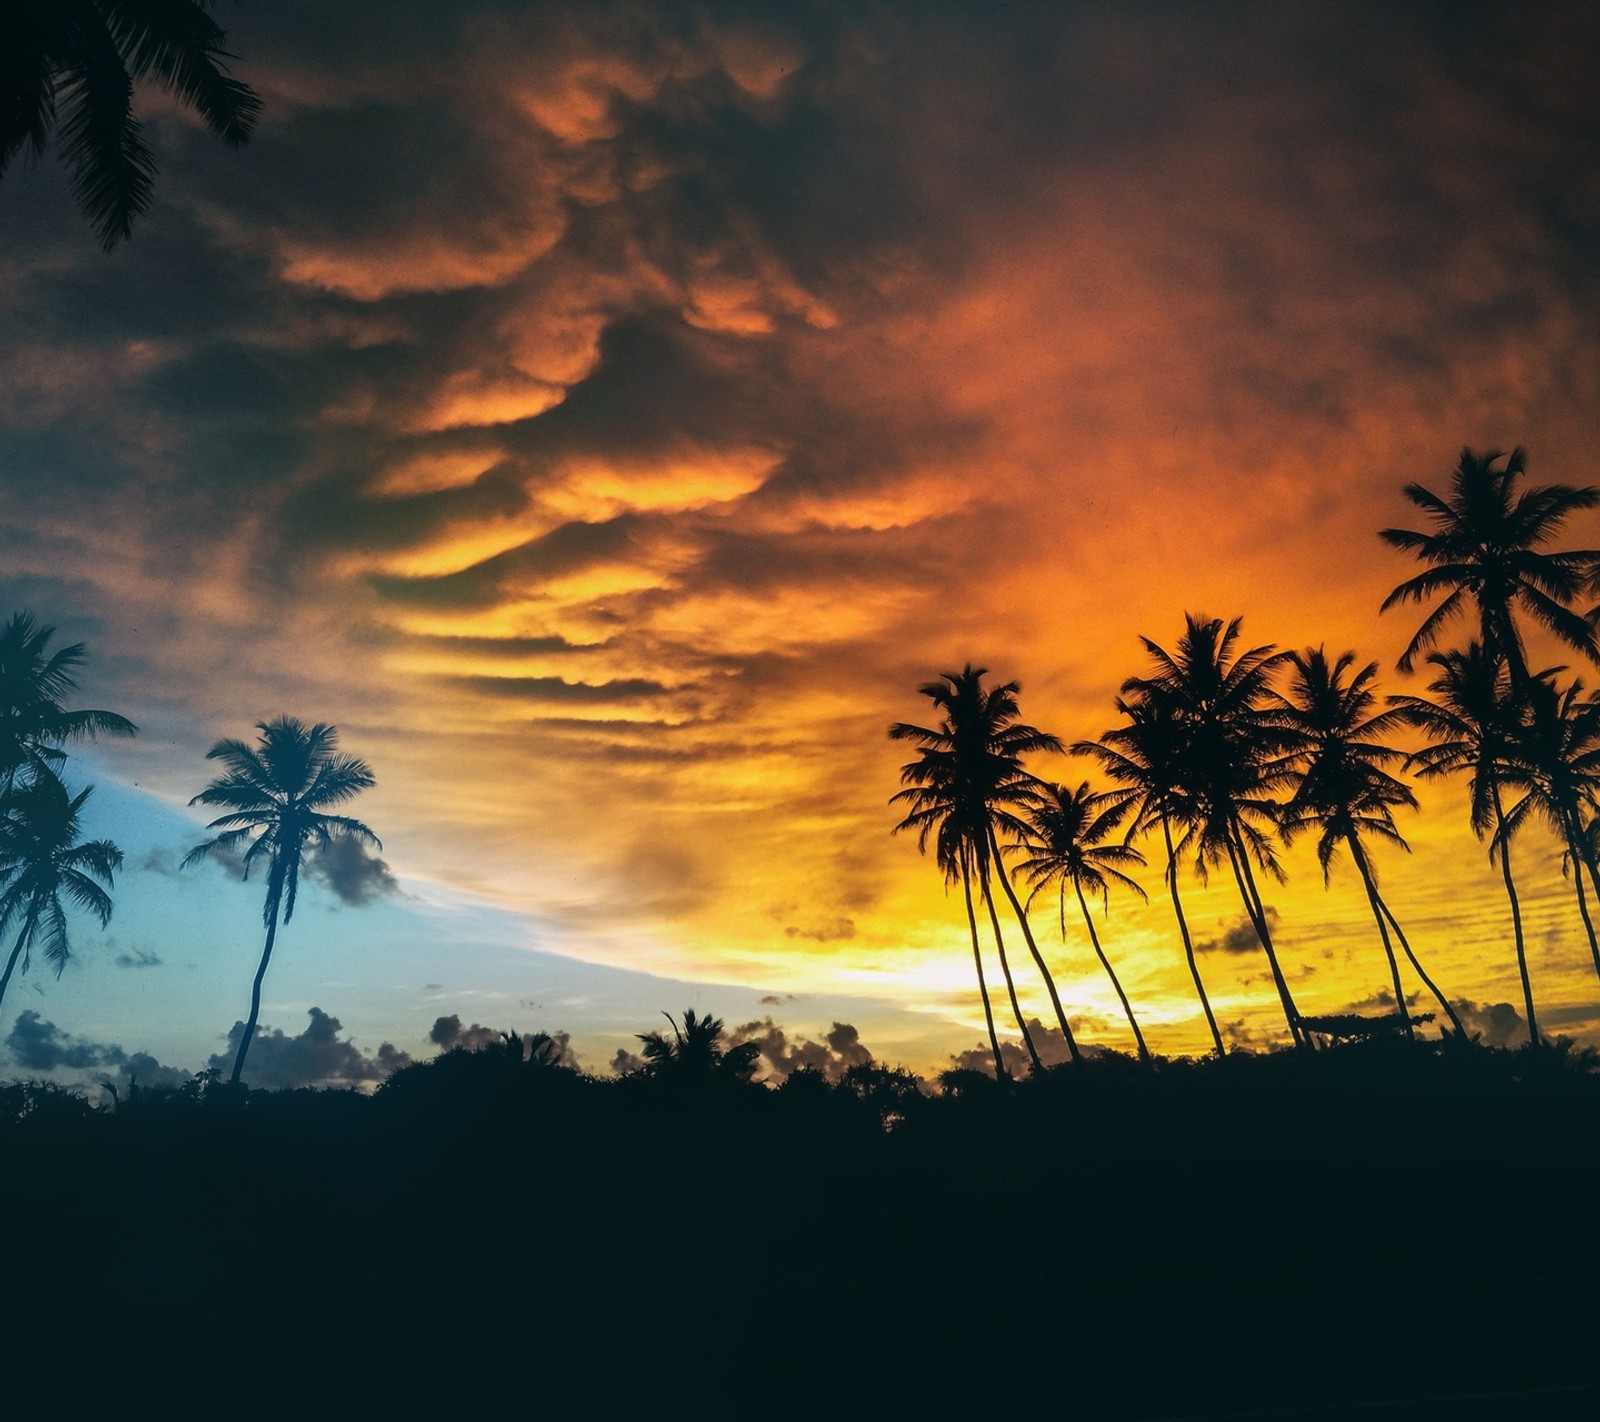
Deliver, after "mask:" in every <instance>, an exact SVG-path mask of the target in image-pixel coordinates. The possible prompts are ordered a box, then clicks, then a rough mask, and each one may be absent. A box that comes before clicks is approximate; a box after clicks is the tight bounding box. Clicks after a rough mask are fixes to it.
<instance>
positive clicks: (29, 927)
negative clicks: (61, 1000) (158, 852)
mask: <svg viewBox="0 0 1600 1422" xmlns="http://www.w3.org/2000/svg"><path fill="white" fill-rule="evenodd" d="M90 793H91V792H90V791H89V790H83V791H80V792H79V793H78V794H77V795H76V796H71V797H69V796H68V794H67V789H66V787H65V786H64V785H62V783H61V782H60V781H59V780H57V779H56V777H55V776H54V775H51V774H49V773H48V772H46V773H44V774H41V775H39V776H38V777H37V778H36V779H33V780H30V781H28V782H27V783H25V784H23V785H19V786H17V787H16V788H15V789H14V790H13V791H12V794H11V798H10V803H9V804H8V805H7V807H6V813H5V816H4V818H3V819H0V882H4V883H5V886H6V887H5V890H4V892H3V893H0V935H4V934H7V933H9V932H10V931H11V929H12V928H14V927H15V928H17V930H18V931H17V938H16V942H15V943H14V944H13V945H12V948H11V955H10V957H9V958H7V959H6V967H5V972H4V973H3V974H0V1002H4V1000H5V995H6V989H7V988H8V987H10V985H11V975H12V973H13V972H15V971H16V969H17V966H18V962H19V960H20V963H21V966H22V971H23V972H24V973H26V972H27V971H28V968H29V966H30V964H31V961H32V957H33V949H34V947H35V945H39V946H41V947H42V948H43V950H44V956H45V959H46V960H47V961H48V962H50V963H51V964H53V965H54V967H55V970H56V976H57V977H60V976H61V972H62V969H64V968H65V967H66V966H67V960H68V959H69V958H71V956H72V945H71V943H70V941H69V940H68V938H67V916H66V910H65V907H64V906H63V904H62V902H61V899H62V895H63V894H64V895H66V897H67V899H68V900H70V901H71V902H72V903H74V904H76V905H77V906H78V907H79V908H82V909H86V910H87V911H88V912H90V913H92V914H94V915H95V916H96V917H97V918H99V920H100V926H101V927H102V928H104V927H105V926H106V924H108V923H109V922H110V921H111V896H110V895H109V894H108V893H107V892H106V890H105V889H103V888H101V887H100V884H99V883H97V882H96V881H97V880H104V882H105V885H106V888H111V887H113V878H114V875H115V874H116V871H117V870H118V869H120V868H121V867H122V851H121V850H120V849H118V848H117V847H116V845H114V844H113V843H111V841H110V840H108V839H92V840H80V839H79V838H78V835H79V832H80V828H81V824H80V821H81V817H82V812H83V807H84V805H85V803H86V802H87V801H88V799H89V795H90Z"/></svg>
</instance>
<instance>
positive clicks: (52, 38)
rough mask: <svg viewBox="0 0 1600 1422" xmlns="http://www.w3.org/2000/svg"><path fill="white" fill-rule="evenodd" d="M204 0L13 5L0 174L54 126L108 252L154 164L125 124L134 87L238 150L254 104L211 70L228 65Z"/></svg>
mask: <svg viewBox="0 0 1600 1422" xmlns="http://www.w3.org/2000/svg"><path fill="white" fill-rule="evenodd" d="M209 9H210V5H209V4H208V3H203V0H161V2H160V3H151V0H117V2H116V3H108V0H11V6H10V9H9V13H8V19H7V21H6V23H5V25H4V29H3V36H4V37H3V42H0V93H3V94H4V96H5V105H4V107H3V108H0V175H3V174H4V172H5V170H6V168H7V167H9V166H10V164H11V161H12V160H13V159H14V158H15V157H16V156H17V154H18V153H19V152H21V151H22V150H23V148H24V147H26V148H28V149H29V151H30V156H32V157H35V158H37V157H38V156H39V155H40V154H42V153H43V152H44V150H45V147H46V146H47V144H48V143H49V141H50V135H51V133H52V132H53V131H54V130H55V129H56V127H57V120H58V118H59V120H60V137H61V157H62V159H63V160H64V161H65V163H66V164H67V167H68V168H69V169H70V170H71V173H72V193H73V196H74V198H76V200H77V203H78V206H79V208H80V209H81V210H82V211H83V213H84V215H85V216H86V217H87V218H88V219H89V222H90V224H91V225H92V226H93V228H94V232H95V236H96V237H97V238H98V239H99V241H100V245H101V247H102V248H104V249H105V250H106V251H110V250H111V248H112V247H114V246H116V244H117V243H118V242H119V241H121V240H122V239H123V238H125V237H127V236H128V235H129V234H130V233H131V232H132V230H133V219H134V218H135V217H137V216H139V214H140V213H142V212H144V210H145V209H146V208H147V207H149V206H150V199H151V196H152V192H153V185H154V179H155V158H154V155H153V154H152V153H151V152H150V146H149V144H147V143H146V142H145V139H144V132H143V129H142V128H141V127H140V124H139V120H138V119H136V118H135V117H134V116H133V83H134V80H136V79H154V80H155V81H156V82H157V83H159V84H160V85H161V87H162V88H163V89H165V90H166V91H167V93H169V94H173V95H175V96H176V97H177V98H178V99H179V100H180V101H181V102H182V103H184V104H185V105H187V106H188V107H189V108H191V109H193V110H194V111H195V112H196V113H197V114H199V116H200V118H201V119H202V120H203V121H204V123H205V125H206V127H207V128H209V129H210V130H211V131H212V132H213V133H215V134H217V135H218V136H219V137H221V138H222V139H223V140H224V141H225V142H227V143H229V144H231V145H233V146H235V147H237V146H238V145H239V144H241V143H243V142H244V141H245V140H246V139H247V138H248V137H249V136H250V132H251V130H252V129H253V128H254V127H255V122H256V118H257V116H258V115H259V113H260V112H261V100H260V99H259V98H258V97H257V95H256V93H255V91H254V90H253V89H251V88H250V86H249V85H247V84H244V83H241V82H240V81H239V80H237V79H235V78H233V77H232V76H231V75H230V74H229V73H228V72H227V69H226V68H225V67H224V66H223V65H222V64H221V63H220V62H219V61H221V60H223V59H229V58H232V56H231V55H229V54H228V53H227V51H226V50H224V49H223V48H222V45H223V41H224V40H225V39H226V36H225V35H224V34H223V32H222V30H221V29H219V28H218V26H217V24H216V22H215V21H214V20H213V19H212V18H211V16H210V15H209V14H207V13H206V12H207V11H208V10H209Z"/></svg>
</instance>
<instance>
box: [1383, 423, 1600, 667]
mask: <svg viewBox="0 0 1600 1422" xmlns="http://www.w3.org/2000/svg"><path fill="white" fill-rule="evenodd" d="M1500 458H1501V455H1500V453H1499V451H1498V450H1490V451H1488V452H1487V453H1484V454H1481V455H1480V454H1474V453H1473V452H1472V451H1471V450H1470V449H1463V450H1462V451H1461V458H1460V460H1459V461H1458V462H1457V464H1456V468H1455V473H1454V475H1453V477H1452V478H1451V482H1450V492H1449V493H1448V494H1447V495H1444V496H1441V495H1439V494H1435V493H1434V492H1433V491H1432V490H1430V489H1426V488H1424V487H1423V486H1422V485H1421V484H1407V485H1406V486H1405V495H1406V497H1407V498H1408V499H1410V500H1411V502H1412V503H1414V504H1415V505H1416V506H1417V507H1418V508H1420V509H1421V510H1422V511H1423V512H1424V513H1426V514H1427V515H1428V517H1429V519H1430V521H1431V522H1432V524H1433V530H1432V532H1428V533H1422V532H1417V531H1414V530H1412V529H1407V528H1386V529H1384V530H1382V532H1381V533H1380V534H1379V537H1380V538H1382V539H1383V540H1384V541H1385V542H1386V543H1389V544H1391V545H1392V546H1394V547H1396V548H1403V549H1405V550H1406V551H1407V552H1410V553H1414V554H1416V556H1417V558H1418V559H1419V560H1420V561H1421V562H1423V563H1426V564H1428V565H1429V567H1428V569H1427V570H1426V571H1425V572H1422V573H1419V574H1417V576H1416V577H1414V578H1409V579H1407V580H1406V581H1405V582H1403V583H1401V584H1400V586H1399V587H1397V588H1396V589H1395V590H1394V591H1393V592H1391V593H1390V594H1389V596H1388V597H1386V598H1385V599H1384V600H1383V611H1385V612H1387V611H1388V610H1389V609H1390V608H1391V607H1394V606H1395V605H1396V604H1398V603H1403V602H1415V603H1422V602H1425V601H1427V600H1428V599H1429V598H1431V597H1433V596H1434V595H1435V594H1436V593H1441V592H1442V593H1446V597H1445V599H1444V601H1443V602H1441V603H1440V604H1439V605H1438V606H1437V607H1435V608H1434V609H1433V611H1432V612H1430V613H1429V614H1428V616H1427V618H1426V619H1425V620H1424V621H1423V624H1422V626H1421V627H1419V628H1418V629H1417V631H1416V633H1415V635H1414V636H1413V637H1412V638H1411V641H1410V642H1409V643H1407V644H1406V649H1405V652H1404V653H1403V654H1402V655H1401V657H1400V669H1401V670H1402V671H1410V670H1411V668H1412V664H1413V663H1414V662H1415V660H1416V658H1417V657H1418V656H1420V655H1421V654H1422V653H1424V652H1427V651H1429V650H1430V649H1432V648H1433V647H1434V646H1435V645H1436V644H1437V642H1438V640H1439V634H1440V632H1441V631H1442V629H1443V628H1444V626H1445V624H1446V623H1447V622H1449V621H1450V620H1451V619H1452V618H1453V617H1455V615H1456V614H1457V613H1459V612H1462V611H1464V610H1465V609H1466V607H1467V604H1468V603H1469V602H1471V603H1473V604H1475V605H1476V609H1477V615H1478V640H1479V642H1480V644H1481V645H1482V647H1483V648H1484V649H1485V651H1486V652H1487V653H1488V655H1489V657H1490V658H1491V659H1492V660H1496V661H1499V660H1503V661H1505V662H1506V664H1507V665H1508V666H1509V667H1510V669H1511V684H1512V687H1513V688H1514V689H1515V690H1516V691H1517V692H1518V694H1520V693H1521V692H1522V690H1523V688H1524V687H1526V685H1527V684H1528V680H1529V678H1528V666H1527V661H1526V658H1525V656H1524V654H1523V647H1522V636H1521V633H1520V632H1519V631H1518V630H1517V624H1516V619H1515V617H1514V616H1513V611H1514V610H1515V609H1518V608H1520V609H1521V610H1522V611H1523V612H1525V613H1526V614H1527V615H1528V616H1530V617H1532V618H1533V620H1534V621H1535V622H1537V623H1538V624H1539V625H1540V626H1542V627H1544V628H1545V629H1546V630H1547V631H1549V632H1551V633H1553V634H1554V635H1555V636H1556V637H1558V638H1559V639H1560V640H1561V641H1563V642H1565V643H1566V644H1567V645H1568V646H1570V647H1575V648H1576V649H1577V650H1578V651H1580V652H1582V653H1583V654H1584V655H1585V656H1586V657H1588V658H1590V659H1591V660H1595V661H1600V643H1597V642H1596V629H1595V625H1594V624H1593V623H1592V622H1591V621H1590V620H1589V619H1588V618H1586V617H1583V616H1580V615H1579V614H1578V613H1576V612H1574V611H1573V610H1572V608H1571V606H1570V604H1571V603H1572V602H1573V601H1574V600H1575V599H1576V598H1577V597H1579V596H1580V595H1581V594H1583V593H1584V592H1586V591H1587V590H1588V589H1589V587H1590V585H1591V584H1592V582H1593V580H1594V577H1595V575H1596V573H1597V571H1600V551H1595V550H1593V549H1585V550H1581V551H1575V552H1569V553H1541V552H1538V551H1537V550H1538V547H1539V545H1540V544H1542V543H1543V542H1544V541H1545V540H1546V539H1547V538H1549V537H1550V536H1551V535H1552V534H1554V533H1555V532H1556V530H1557V529H1559V528H1560V526H1561V524H1562V523H1563V522H1564V521H1565V520H1566V518H1567V517H1568V515H1570V514H1572V513H1575V512H1576V511H1577V510H1579V509H1587V508H1593V507H1594V505H1595V504H1596V503H1597V502H1600V489H1596V488H1593V487H1590V486H1586V487H1584V488H1573V487H1572V486H1571V485H1567V484H1542V485H1538V486H1536V487H1534V488H1531V489H1524V490H1523V491H1522V492H1521V493H1520V494H1519V493H1516V492H1515V489H1516V483H1517V480H1518V479H1519V478H1520V477H1521V476H1522V474H1523V473H1524V472H1525V469H1526V463H1527V460H1526V456H1525V455H1524V453H1523V451H1522V450H1521V449H1520V448H1518V449H1514V450H1512V451H1511V453H1510V455H1508V456H1506V457H1505V460H1506V462H1505V464H1504V465H1502V466H1501V467H1500V468H1498V469H1497V468H1496V467H1495V465H1496V463H1497V462H1498V461H1499V460H1500Z"/></svg>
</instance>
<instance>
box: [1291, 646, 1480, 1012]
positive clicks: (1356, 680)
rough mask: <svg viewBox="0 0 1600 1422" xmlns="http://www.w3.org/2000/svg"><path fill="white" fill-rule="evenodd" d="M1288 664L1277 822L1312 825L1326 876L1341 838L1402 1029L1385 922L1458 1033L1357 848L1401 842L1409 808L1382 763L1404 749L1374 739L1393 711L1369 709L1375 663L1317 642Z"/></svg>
mask: <svg viewBox="0 0 1600 1422" xmlns="http://www.w3.org/2000/svg"><path fill="white" fill-rule="evenodd" d="M1289 665H1290V667H1291V668H1292V670H1291V672H1290V677H1289V686H1288V691H1287V693H1286V694H1284V695H1283V696H1282V697H1281V698H1280V699H1281V701H1282V704H1283V706H1284V709H1285V711H1286V712H1287V714H1288V716H1289V718H1290V721H1291V724H1292V725H1293V726H1294V728H1295V729H1296V730H1297V731H1298V732H1299V733H1300V735H1301V737H1302V738H1303V744H1302V746H1301V748H1300V750H1299V752H1298V753H1297V755H1296V756H1295V759H1294V776H1295V780H1294V794H1293V795H1292V796H1291V797H1290V799H1289V802H1288V803H1287V804H1286V805H1285V806H1284V809H1283V815H1282V818H1281V822H1280V823H1281V827H1282V831H1283V836H1284V839H1285V841H1286V842H1287V841H1290V840H1293V839H1294V838H1295V837H1296V836H1297V835H1299V834H1300V833H1301V832H1303V831H1305V830H1308V829H1314V830H1317V831H1319V832H1320V833H1319V835H1318V838H1317V860H1318V862H1319V863H1320V864H1321V865H1322V881H1323V883H1324V884H1326V883H1327V882H1328V878H1329V871H1330V869H1331V868H1332V865H1333V857H1334V855H1335V854H1336V853H1337V852H1338V849H1339V847H1340V846H1341V845H1343V846H1344V847H1345V848H1346V849H1347V850H1348V851H1349V854H1350V859H1351V862H1352V863H1354V864H1355V866H1356V872H1357V873H1358V874H1360V875H1361V883H1362V886H1363V887H1364V888H1365V889H1366V893H1367V903H1368V906H1369V907H1370V908H1371V909H1372V916H1373V918H1374V919H1375V920H1376V922H1377V925H1378V937H1379V938H1380V940H1381V941H1382V943H1383V951H1384V954H1385V956H1386V957H1387V958H1388V960H1389V976H1390V980H1391V982H1392V983H1393V985H1394V1000H1395V1010H1396V1011H1397V1012H1398V1013H1399V1014H1400V1021H1401V1024H1402V1025H1403V1026H1404V1028H1405V1032H1406V1036H1407V1037H1411V1036H1412V1035H1413V1032H1412V1026H1411V1016H1410V1014H1409V1013H1408V1012H1407V1011H1406V997H1405V990H1404V988H1403V987H1402V986H1401V983H1400V965H1399V963H1398V962H1397V961H1396V959H1395V955H1394V946H1393V943H1392V942H1391V941H1390V937H1389V928H1390V925H1391V924H1392V925H1393V927H1394V932H1395V936H1396V937H1397V938H1398V939H1399V941H1400V946H1401V948H1402V950H1403V951H1404V953H1405V955H1406V958H1407V960H1408V961H1409V962H1410V964H1411V966H1412V967H1413V968H1414V969H1415V970H1416V973H1417V976H1418V977H1420V978H1421V979H1422V981H1423V982H1424V983H1425V984H1427V987H1428V991H1429V992H1431V993H1432V994H1433V995H1434V997H1435V998H1437V999H1438V1001H1439V1005H1440V1007H1442V1008H1443V1009H1444V1013H1445V1015H1446V1016H1447V1017H1448V1018H1449V1019H1450V1022H1451V1025H1452V1026H1453V1027H1454V1028H1455V1031H1456V1034H1457V1036H1458V1037H1459V1038H1460V1039H1461V1040H1462V1041H1465V1040H1466V1033H1465V1032H1464V1031H1463V1030H1462V1026H1461V1019H1460V1018H1459V1017H1457V1016H1456V1013H1455V1009H1454V1008H1453V1007H1451V1006H1450V1002H1449V999H1448V998H1446V997H1445V995H1444V994H1443V993H1442V992H1440V991H1439V989H1438V988H1437V987H1436V986H1435V985H1434V982H1433V979H1432V978H1430V977H1429V976H1428V974H1427V973H1426V972H1425V971H1424V970H1423V967H1422V964H1421V963H1420V962H1419V961H1418V960H1417V955H1416V954H1415V953H1414V952H1413V951H1412V949H1411V944H1410V942H1409V941H1408V940H1407V938H1406V936H1405V934H1404V932H1403V931H1402V930H1401V928H1400V925H1399V923H1398V922H1397V921H1396V920H1395V917H1394V914H1393V913H1392V912H1391V911H1390V909H1389V906H1388V905H1387V904H1386V903H1385V902H1384V900H1383V896H1382V895H1381V894H1380V893H1379V892H1378V876H1377V873H1376V871H1375V870H1374V869H1373V867H1372V863H1371V861H1370V860H1369V859H1368V857H1367V852H1366V849H1365V847H1364V846H1363V844H1362V842H1361V841H1362V838H1363V837H1364V836H1365V837H1371V838H1375V839H1382V840H1386V841H1387V842H1389V843H1390V844H1396V845H1399V847H1400V848H1401V849H1404V850H1406V851H1407V852H1409V851H1410V848H1411V846H1410V845H1408V844H1407V843H1406V842H1405V840H1404V838H1402V837H1401V834H1400V831H1399V830H1397V829H1396V828H1395V823H1394V811H1395V810H1396V809H1399V808H1405V809H1412V810H1414V809H1416V807H1417V800H1416V796H1414V795H1413V794H1412V793H1411V789H1410V787H1409V786H1407V785H1406V784H1405V782H1404V781H1402V780H1400V779H1399V778H1398V777H1397V776H1395V775H1393V774H1391V773H1390V770H1389V767H1390V766H1393V765H1396V764H1398V763H1399V762H1400V761H1403V760H1404V759H1405V753H1404V752H1403V751H1400V750H1396V749H1395V748H1394V747H1393V746H1389V745H1385V744H1384V743H1383V742H1382V741H1381V740H1380V739H1378V738H1379V737H1380V736H1382V735H1383V734H1384V733H1385V732H1387V731H1388V730H1390V729H1391V728H1392V727H1393V726H1394V725H1396V724H1397V723H1398V722H1399V721H1401V720H1402V719H1403V718H1402V716H1401V713H1400V712H1399V711H1398V710H1394V709H1391V710H1388V711H1378V710H1376V706H1377V696H1376V693H1375V692H1374V691H1373V689H1372V680H1373V678H1374V677H1375V676H1376V675H1377V673H1378V664H1377V663H1376V662H1369V663H1368V664H1367V665H1366V666H1364V667H1363V668H1362V669H1361V670H1360V671H1357V672H1354V673H1352V671H1351V669H1352V668H1353V667H1354V665H1355V653H1354V652H1344V653H1342V654H1341V655H1340V656H1339V657H1338V658H1337V659H1336V660H1335V661H1334V662H1333V663H1332V664H1331V665H1330V663H1329V661H1328V657H1327V654H1326V653H1325V652H1324V651H1323V649H1322V648H1321V647H1312V648H1308V649H1307V650H1306V651H1305V652H1296V653H1294V654H1293V655H1291V656H1290V658H1289Z"/></svg>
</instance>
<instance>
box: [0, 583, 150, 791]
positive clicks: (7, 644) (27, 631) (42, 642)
mask: <svg viewBox="0 0 1600 1422" xmlns="http://www.w3.org/2000/svg"><path fill="white" fill-rule="evenodd" d="M55 630H56V629H55V628H54V627H42V626H40V625H39V624H38V623H37V622H35V621H34V619H33V616H32V614H30V613H27V612H16V613H13V614H12V615H11V617H10V618H9V619H8V620H7V621H6V624H5V626H4V627H3V628H0V803H4V802H5V801H6V800H8V799H9V797H10V795H11V791H12V789H13V787H14V786H15V785H16V783H17V777H18V775H21V774H28V775H34V776H41V777H42V776H47V775H51V774H53V773H55V772H57V771H59V769H60V767H61V764H62V762H63V761H64V760H65V759H66V755H65V753H64V752H63V751H62V750H61V747H62V746H63V745H64V744H65V743H66V742H68V741H76V740H93V739H94V738H95V737H96V736H100V735H107V736H131V735H133V734H134V733H135V732H136V731H137V729H138V728H137V727H136V726H135V725H134V724H133V722H132V721H130V720H128V719H127V717H125V716H118V715H117V714H116V713H115V712H112V711H68V710H67V709H66V708H65V707H64V706H63V705H62V704H61V700H62V698H63V697H64V696H66V695H67V693H68V692H70V691H72V690H73V689H74V688H75V687H76V686H77V684H78V682H77V677H76V675H75V674H76V672H77V670H78V668H79V667H80V666H81V665H82V664H83V660H84V656H85V651H84V645H83V643H82V642H74V643H73V644H72V645H71V646H70V647H62V648H60V649H59V650H57V651H55V652H50V651H49V645H50V639H51V637H53V636H54V635H55Z"/></svg>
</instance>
